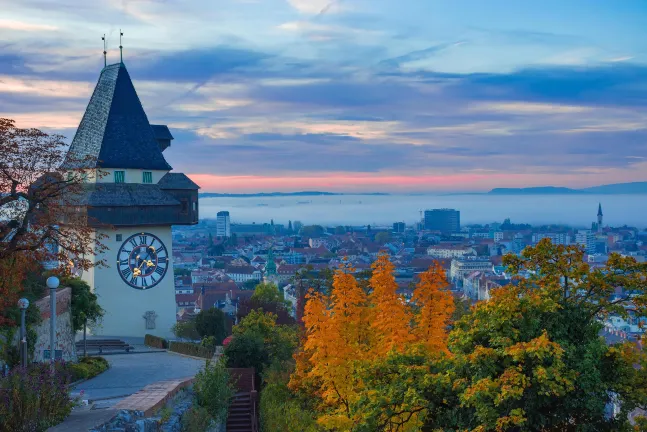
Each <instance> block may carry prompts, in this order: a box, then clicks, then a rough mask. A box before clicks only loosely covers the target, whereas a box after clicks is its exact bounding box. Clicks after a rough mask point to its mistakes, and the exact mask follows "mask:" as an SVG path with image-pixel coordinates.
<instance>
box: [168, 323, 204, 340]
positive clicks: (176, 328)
mask: <svg viewBox="0 0 647 432" xmlns="http://www.w3.org/2000/svg"><path fill="white" fill-rule="evenodd" d="M171 331H172V332H173V334H174V335H175V337H177V338H178V339H188V340H198V339H200V335H199V334H198V331H197V330H196V329H195V321H194V320H188V321H178V322H176V323H175V324H173V327H172V328H171Z"/></svg>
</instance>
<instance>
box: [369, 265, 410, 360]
mask: <svg viewBox="0 0 647 432" xmlns="http://www.w3.org/2000/svg"><path fill="white" fill-rule="evenodd" d="M372 268H373V276H371V279H370V282H369V284H370V287H371V294H370V297H369V300H370V303H371V312H372V314H371V329H372V330H373V332H374V334H375V344H374V346H373V350H374V353H375V355H378V356H384V355H386V353H388V352H389V351H391V350H393V349H394V350H396V351H400V352H401V351H402V350H403V349H404V348H405V347H406V346H407V345H409V344H410V343H412V342H414V341H415V336H414V333H413V332H412V331H411V319H412V316H411V311H410V309H409V308H408V307H407V306H406V305H405V299H404V298H403V297H402V296H401V295H398V293H397V289H398V284H397V282H396V281H395V277H394V276H393V270H394V266H393V263H392V262H391V261H389V257H388V255H386V254H381V255H379V256H378V258H377V260H376V261H375V262H374V263H373V265H372Z"/></svg>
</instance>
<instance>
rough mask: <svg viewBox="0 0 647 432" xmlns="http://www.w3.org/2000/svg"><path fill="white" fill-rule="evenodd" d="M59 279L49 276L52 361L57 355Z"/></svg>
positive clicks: (50, 349) (50, 352)
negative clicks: (57, 289)
mask: <svg viewBox="0 0 647 432" xmlns="http://www.w3.org/2000/svg"><path fill="white" fill-rule="evenodd" d="M59 283H60V282H59V280H58V278H57V277H56V276H50V277H48V278H47V288H49V309H50V314H49V358H50V361H51V362H52V363H54V359H55V357H56V288H58V285H59Z"/></svg>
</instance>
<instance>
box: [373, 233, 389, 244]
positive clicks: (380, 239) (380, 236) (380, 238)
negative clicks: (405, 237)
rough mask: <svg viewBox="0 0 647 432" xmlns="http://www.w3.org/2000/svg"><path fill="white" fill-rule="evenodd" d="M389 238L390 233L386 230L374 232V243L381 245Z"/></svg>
mask: <svg viewBox="0 0 647 432" xmlns="http://www.w3.org/2000/svg"><path fill="white" fill-rule="evenodd" d="M390 240H391V234H390V233H388V232H386V231H380V232H379V233H377V234H375V243H378V244H381V245H383V244H385V243H388V242H389V241H390Z"/></svg>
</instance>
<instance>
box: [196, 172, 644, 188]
mask: <svg viewBox="0 0 647 432" xmlns="http://www.w3.org/2000/svg"><path fill="white" fill-rule="evenodd" d="M605 174H607V175H603V174H602V175H601V174H600V173H595V174H594V173H590V174H589V173H587V174H581V175H576V174H571V175H555V174H536V173H533V174H517V173H510V174H502V173H482V174H481V173H463V174H446V175H405V174H352V173H327V174H326V175H313V176H308V175H295V176H271V175H254V176H219V175H213V174H188V175H189V177H190V178H191V179H192V180H193V181H195V182H196V183H197V184H198V185H200V187H201V189H202V191H203V192H221V193H227V192H234V193H254V192H274V191H283V192H296V191H304V190H318V191H332V192H403V193H406V192H436V191H437V192H472V191H474V192H479V191H488V190H490V189H493V188H497V187H533V186H565V187H573V188H578V187H589V186H597V185H600V184H607V183H622V182H630V181H635V180H632V178H633V179H635V173H631V172H630V171H629V172H624V173H622V172H612V173H605Z"/></svg>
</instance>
